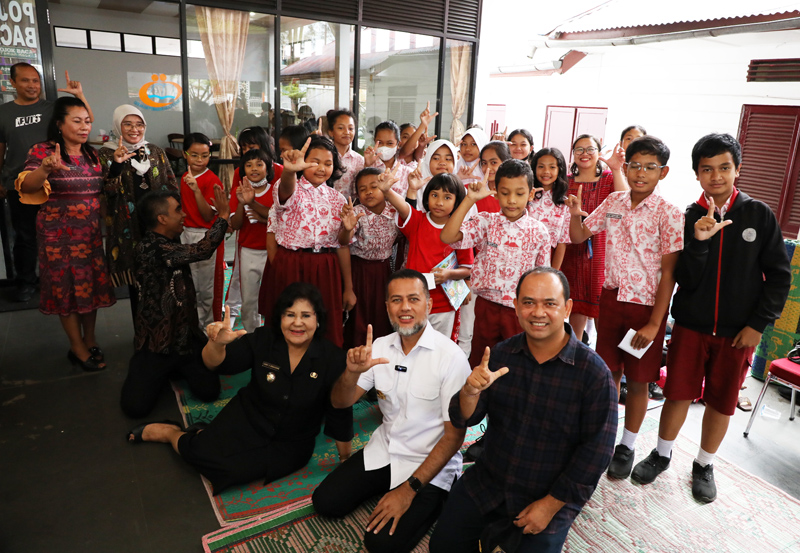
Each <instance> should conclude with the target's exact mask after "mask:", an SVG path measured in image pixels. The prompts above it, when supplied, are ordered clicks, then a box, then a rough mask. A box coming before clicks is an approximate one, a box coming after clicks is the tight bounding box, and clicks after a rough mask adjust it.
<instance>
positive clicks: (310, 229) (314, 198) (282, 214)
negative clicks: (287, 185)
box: [271, 177, 347, 250]
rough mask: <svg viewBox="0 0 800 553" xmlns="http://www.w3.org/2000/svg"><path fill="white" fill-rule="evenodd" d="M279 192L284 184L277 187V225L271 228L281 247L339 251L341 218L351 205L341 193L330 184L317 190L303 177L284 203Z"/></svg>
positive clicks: (274, 198) (275, 199)
mask: <svg viewBox="0 0 800 553" xmlns="http://www.w3.org/2000/svg"><path fill="white" fill-rule="evenodd" d="M279 189H280V183H279V184H278V185H277V186H274V187H273V193H272V194H273V201H274V203H273V205H274V206H275V216H276V221H277V224H276V225H275V228H274V229H271V232H273V231H274V232H275V240H277V242H278V245H280V246H283V247H284V248H286V249H289V250H299V249H305V248H311V249H321V248H339V246H340V244H339V229H340V228H341V226H342V219H341V217H340V215H341V213H342V207H344V204H346V203H347V200H346V199H345V197H344V196H343V195H342V194H341V193H340V192H337V191H336V190H334V189H333V188H331V187H330V186H327V185H326V184H321V185H319V186H316V187H315V186H314V185H313V184H311V183H310V182H308V180H306V178H305V177H300V179H299V180H298V181H297V184H296V186H295V189H294V194H292V195H291V196H289V198H288V199H287V200H286V202H285V203H283V204H281V203H280V200H279V198H278V190H279Z"/></svg>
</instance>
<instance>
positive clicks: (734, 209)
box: [631, 134, 791, 503]
mask: <svg viewBox="0 0 800 553" xmlns="http://www.w3.org/2000/svg"><path fill="white" fill-rule="evenodd" d="M741 163H742V149H741V146H740V145H739V142H738V141H737V140H736V139H735V138H734V137H732V136H731V135H729V134H709V135H706V136H704V137H703V138H701V139H700V140H699V141H698V142H697V143H696V144H695V146H694V148H693V149H692V168H693V169H694V172H695V174H696V175H697V180H698V181H700V186H701V187H702V188H703V194H702V195H701V196H700V199H698V200H697V201H696V202H695V203H693V204H692V205H690V206H689V207H688V208H687V209H686V227H685V232H686V237H687V238H686V249H685V250H684V251H683V252H682V253H681V254H680V258H679V259H678V264H677V265H676V267H675V279H676V281H677V282H678V285H679V288H678V291H677V292H676V293H675V298H674V300H673V303H672V315H673V316H674V317H675V327H674V328H673V331H672V341H671V342H670V349H669V357H668V359H667V367H668V370H667V375H668V376H667V383H666V385H665V387H664V396H665V397H666V398H667V401H666V403H665V404H664V410H663V411H662V412H661V420H660V422H659V428H658V443H657V445H656V448H655V449H654V450H653V451H652V452H651V453H650V455H649V456H648V457H647V458H646V459H645V460H644V461H641V462H640V463H638V464H637V465H636V467H634V469H633V473H632V474H631V478H632V479H633V480H636V481H637V482H639V483H640V484H649V483H650V482H652V481H654V480H655V479H656V477H657V476H658V475H659V474H661V473H662V472H663V471H665V470H666V469H667V468H668V467H669V464H670V460H671V458H672V445H673V443H674V442H675V439H676V438H677V437H678V432H680V429H681V426H683V422H684V421H685V420H686V413H687V411H688V409H689V405H691V403H692V400H693V399H695V398H698V397H700V396H701V395H702V397H703V400H704V402H705V412H704V414H703V430H702V435H701V439H700V447H699V448H698V449H699V450H698V453H697V457H696V458H695V460H694V461H693V463H692V496H694V498H695V499H696V500H697V501H700V502H702V503H709V502H711V501H714V499H716V497H717V486H716V483H715V481H714V464H713V463H714V457H715V455H716V452H717V449H718V448H719V446H720V445H721V444H722V440H723V438H724V437H725V434H726V432H727V430H728V422H729V421H730V418H731V416H732V415H733V413H734V412H735V410H736V403H737V400H738V397H739V390H740V389H741V387H742V384H743V383H744V379H745V377H746V376H747V369H748V366H749V361H750V358H751V356H752V355H753V349H754V348H755V346H756V345H758V343H759V342H760V341H761V334H762V332H764V328H765V327H766V326H767V325H768V324H771V323H773V322H774V321H775V320H776V319H777V318H778V317H780V314H781V310H782V309H783V305H784V303H785V302H786V297H787V296H788V294H789V286H790V282H791V270H790V266H789V259H788V256H787V255H786V246H785V245H784V242H783V236H782V234H781V228H780V225H779V223H778V220H777V218H776V217H775V214H774V213H773V212H772V210H771V209H770V208H769V206H767V205H766V204H765V203H763V202H760V201H758V200H755V199H753V198H751V197H750V196H748V195H747V194H745V193H744V192H742V191H740V190H737V188H736V186H735V185H734V183H735V181H736V178H737V177H738V176H739V169H740V168H741ZM704 380H705V388H704V387H703V381H704Z"/></svg>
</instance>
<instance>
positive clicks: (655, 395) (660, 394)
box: [648, 382, 664, 401]
mask: <svg viewBox="0 0 800 553" xmlns="http://www.w3.org/2000/svg"><path fill="white" fill-rule="evenodd" d="M648 387H649V389H650V399H654V400H656V401H661V400H662V399H664V390H662V389H661V386H659V385H658V384H656V383H655V382H651V383H650V384H649V385H648Z"/></svg>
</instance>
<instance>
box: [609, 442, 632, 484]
mask: <svg viewBox="0 0 800 553" xmlns="http://www.w3.org/2000/svg"><path fill="white" fill-rule="evenodd" d="M633 455H634V450H632V449H631V448H629V447H627V446H624V445H622V444H619V445H618V446H617V447H615V448H614V456H613V457H612V458H611V464H610V465H608V475H609V476H610V477H611V478H619V479H622V478H627V477H628V475H630V473H631V468H632V467H633Z"/></svg>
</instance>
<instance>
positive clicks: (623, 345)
mask: <svg viewBox="0 0 800 553" xmlns="http://www.w3.org/2000/svg"><path fill="white" fill-rule="evenodd" d="M634 336H636V331H635V330H633V329H630V330H629V331H628V333H627V334H626V335H625V337H624V338H623V339H622V341H621V342H620V343H619V345H618V346H617V347H618V348H619V349H621V350H622V351H624V352H627V353H630V354H631V355H633V356H634V357H635V358H636V359H641V358H642V356H643V355H644V353H645V352H646V351H647V350H648V349H650V346H652V345H653V342H650V343H649V344H647V345H646V346H645V347H643V348H642V349H633V346H632V345H631V340H633V337H634Z"/></svg>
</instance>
